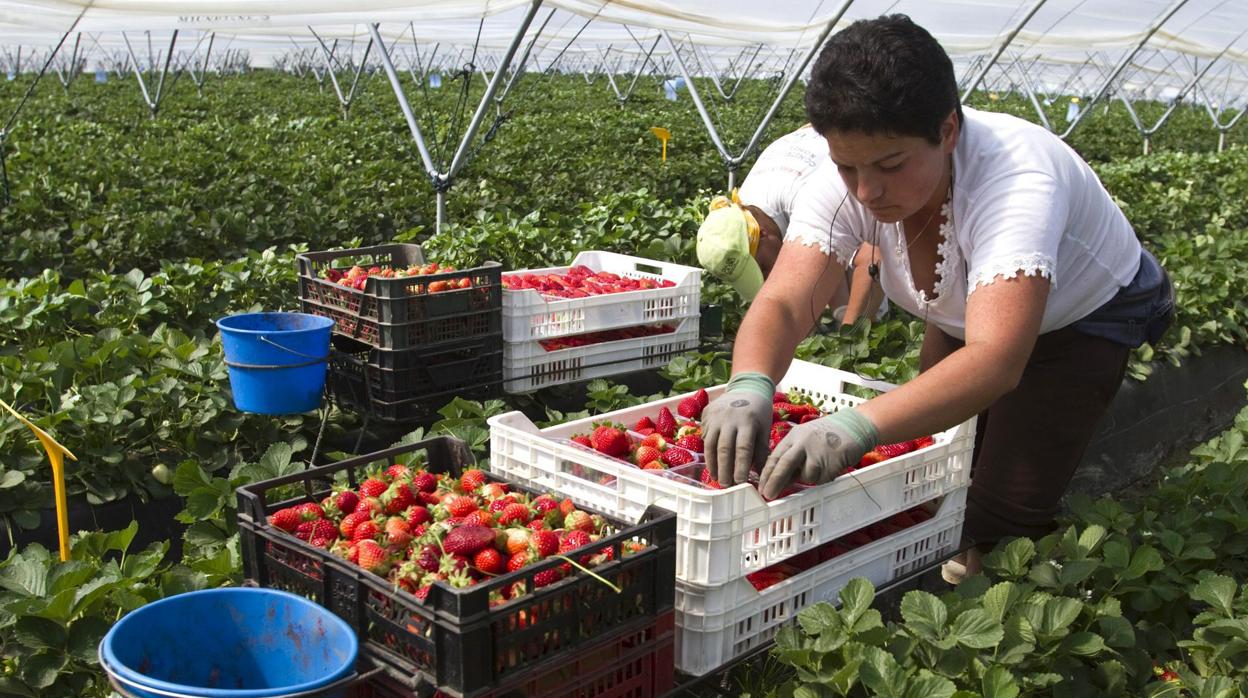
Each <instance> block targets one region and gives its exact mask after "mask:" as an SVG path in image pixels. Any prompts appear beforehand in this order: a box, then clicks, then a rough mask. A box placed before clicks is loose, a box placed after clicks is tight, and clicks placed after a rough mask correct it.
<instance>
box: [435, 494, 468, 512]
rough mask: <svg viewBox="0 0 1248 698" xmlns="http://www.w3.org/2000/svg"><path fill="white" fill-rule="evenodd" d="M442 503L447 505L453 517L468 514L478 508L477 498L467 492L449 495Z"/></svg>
mask: <svg viewBox="0 0 1248 698" xmlns="http://www.w3.org/2000/svg"><path fill="white" fill-rule="evenodd" d="M442 503H443V504H445V505H446V510H447V511H448V512H450V513H451V516H453V517H462V516H467V515H469V514H471V513H472V512H474V511H476V510H477V500H475V499H473V498H472V497H469V496H468V495H466V494H458V495H454V496H451V497H448V498H446V499H444V500H443V501H442Z"/></svg>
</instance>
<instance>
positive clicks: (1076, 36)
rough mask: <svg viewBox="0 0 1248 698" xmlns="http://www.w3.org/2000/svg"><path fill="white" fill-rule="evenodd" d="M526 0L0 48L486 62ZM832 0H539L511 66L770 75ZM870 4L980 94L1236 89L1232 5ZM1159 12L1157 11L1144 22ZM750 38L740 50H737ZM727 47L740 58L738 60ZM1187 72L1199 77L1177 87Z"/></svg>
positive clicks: (6, 42)
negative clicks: (925, 38) (140, 47)
mask: <svg viewBox="0 0 1248 698" xmlns="http://www.w3.org/2000/svg"><path fill="white" fill-rule="evenodd" d="M530 4H531V3H530V0H356V1H355V2H350V3H344V2H339V1H337V0H234V1H228V2H222V1H221V0H96V1H94V2H92V1H91V0H0V47H7V48H10V49H11V48H12V47H15V46H25V47H27V55H28V56H29V55H30V51H31V50H32V49H42V50H45V51H46V49H47V47H49V46H51V45H53V44H54V43H55V41H56V40H57V39H58V38H59V37H60V35H61V34H63V33H64V32H65V31H66V30H68V29H69V27H71V26H74V22H75V20H78V23H77V25H76V26H75V31H76V32H82V33H84V34H85V35H86V36H87V37H89V42H85V41H84V43H85V44H86V45H87V46H88V47H89V48H88V50H86V51H84V55H85V56H86V58H87V62H88V64H89V65H90V66H91V67H95V66H96V65H104V64H105V62H104V58H105V56H107V55H108V54H109V53H110V52H112V53H114V54H115V53H116V52H118V51H121V50H123V49H124V42H123V38H122V32H127V33H128V34H129V35H130V36H131V37H133V36H134V35H135V34H136V33H137V34H142V33H144V32H151V36H152V42H153V43H154V44H155V45H156V46H157V47H160V46H161V45H163V44H165V43H167V38H168V36H169V35H170V34H171V32H172V31H173V30H175V29H176V30H179V31H180V32H181V33H182V36H183V37H184V38H183V40H182V41H181V43H180V44H179V46H180V47H182V49H183V50H186V48H185V47H187V46H188V41H189V43H191V44H193V43H194V42H195V41H196V40H197V37H198V36H201V35H202V34H203V33H206V32H214V33H215V34H216V35H217V46H218V47H219V48H220V47H229V49H228V50H233V51H235V52H244V53H245V55H246V56H247V57H248V58H249V59H250V60H251V62H252V64H253V65H273V64H274V63H275V62H280V61H282V60H283V59H288V58H289V57H290V56H291V54H292V53H295V52H298V51H301V50H302V51H304V52H305V56H307V57H308V58H311V55H310V54H311V51H312V49H316V48H318V45H317V43H316V41H315V39H314V38H313V36H312V33H311V31H310V29H309V28H310V27H311V28H314V29H315V31H316V33H317V34H318V35H319V36H320V37H322V38H323V39H325V40H326V41H330V42H332V41H334V40H337V41H339V42H340V46H341V48H340V50H341V51H342V52H343V54H342V55H343V56H350V55H351V54H352V52H354V53H355V55H356V56H360V55H362V53H363V49H364V47H365V45H366V43H367V39H368V35H369V32H368V25H369V24H370V23H379V24H380V30H381V31H380V33H381V36H382V37H383V38H384V39H385V40H386V41H388V42H391V43H393V44H395V45H396V46H400V47H402V46H407V47H410V46H412V45H413V44H412V42H413V41H414V42H415V44H414V45H415V46H416V47H418V48H419V47H422V46H424V47H430V46H433V45H435V44H436V45H438V46H440V47H441V60H443V61H452V62H453V61H455V60H458V57H457V54H461V55H462V54H464V53H465V52H466V51H469V50H471V48H472V47H474V46H476V47H478V48H477V50H478V53H477V57H478V60H477V61H476V64H477V65H478V66H480V67H485V68H487V69H488V68H489V67H490V65H491V61H493V62H494V63H495V64H496V62H497V58H498V56H499V55H500V54H501V53H502V51H503V50H504V49H505V47H506V46H507V45H508V44H509V43H510V42H511V40H512V38H513V36H514V32H515V27H516V26H518V24H519V23H520V19H521V18H522V17H523V16H524V15H525V13H526V12H527V10H528V8H529V6H530ZM840 4H841V3H840V2H837V1H835V0H822V1H820V2H815V1H811V2H794V1H787V0H780V1H772V2H758V1H757V0H680V1H675V0H672V1H660V0H545V1H544V2H543V3H542V9H541V16H542V17H546V15H547V13H549V12H552V11H553V12H554V15H553V16H552V17H551V18H550V21H546V22H544V23H543V22H541V21H539V22H535V23H534V26H532V27H530V30H529V32H530V36H532V35H534V34H536V33H537V31H538V28H539V26H540V28H541V35H540V38H539V39H538V40H537V42H536V44H535V50H534V59H535V62H534V63H533V64H527V65H526V68H527V69H530V70H531V69H534V66H538V67H539V68H541V67H544V64H543V63H542V58H543V56H547V57H549V56H551V55H553V54H557V53H559V52H561V51H562V52H563V54H562V55H563V56H564V59H565V62H564V63H563V64H561V65H562V66H563V67H565V69H566V67H567V66H573V69H582V70H594V69H599V70H602V69H612V70H619V71H632V70H635V69H637V68H640V67H642V66H643V65H644V66H647V68H646V69H647V70H648V71H651V72H672V71H671V69H672V63H671V56H670V48H668V47H667V46H666V45H661V46H660V47H659V48H658V49H657V50H656V51H655V52H654V54H653V56H652V58H653V60H650V61H646V60H643V57H644V54H645V50H646V49H647V48H648V47H649V46H650V45H652V43H653V42H654V40H655V39H656V38H657V36H658V32H659V31H661V30H667V31H669V32H670V33H671V35H672V36H673V38H674V39H675V40H676V41H677V43H678V44H679V45H681V46H683V47H693V46H697V47H699V49H698V53H697V59H698V60H697V61H696V66H697V67H693V68H692V69H693V70H694V71H695V72H697V73H701V74H706V73H707V72H714V71H727V72H731V71H733V70H735V71H737V74H740V72H741V71H742V70H746V71H748V72H749V73H750V74H753V75H767V74H775V73H778V72H780V71H782V70H784V68H785V67H786V66H787V65H790V64H791V61H792V60H793V55H794V52H795V51H798V50H800V49H803V48H807V47H808V46H809V45H810V44H811V43H813V42H814V41H815V40H816V39H817V37H818V36H819V35H820V33H821V29H822V28H823V27H824V25H825V24H826V23H827V22H828V20H829V18H831V17H834V16H835V15H836V12H837V10H838V9H839V6H840ZM886 12H904V13H906V14H909V15H910V16H911V17H912V18H914V20H915V21H916V22H918V23H919V24H921V25H923V26H925V27H927V28H928V29H929V30H931V31H932V32H933V34H935V35H936V36H937V38H939V39H940V41H941V43H942V44H943V45H944V46H945V48H946V49H947V50H948V51H949V52H950V54H952V55H953V56H954V59H955V63H956V65H957V66H958V69H959V72H960V75H961V76H962V78H963V80H964V81H969V80H970V79H971V78H972V76H975V75H977V74H978V73H979V72H981V71H982V70H983V68H984V66H985V65H986V64H987V63H989V62H991V63H992V67H991V68H990V69H988V70H987V72H986V74H985V75H984V76H983V78H984V79H983V82H982V83H980V86H981V87H984V88H986V89H1002V90H1006V89H1015V90H1023V91H1026V90H1028V89H1030V90H1032V91H1034V92H1036V93H1041V94H1050V93H1062V92H1064V93H1068V94H1084V95H1093V94H1095V93H1096V92H1097V91H1098V90H1099V89H1100V88H1101V87H1102V86H1103V85H1105V84H1106V81H1107V79H1108V78H1109V77H1110V76H1111V75H1114V74H1115V72H1117V78H1116V79H1115V80H1114V81H1113V82H1112V83H1111V84H1109V87H1110V88H1111V92H1112V93H1116V94H1124V95H1128V96H1130V97H1131V98H1139V97H1145V98H1150V99H1163V100H1167V99H1173V98H1175V97H1176V96H1180V95H1182V96H1184V97H1189V98H1190V97H1193V96H1196V97H1199V98H1203V99H1205V100H1207V101H1211V102H1218V103H1224V102H1234V103H1239V102H1241V101H1242V100H1243V99H1244V95H1245V94H1248V36H1246V30H1248V0H853V2H852V3H851V5H850V7H849V10H848V12H847V13H846V14H845V15H844V17H843V19H842V20H841V23H840V24H841V25H843V24H845V23H847V22H849V21H852V20H855V19H861V18H865V17H874V16H877V15H880V14H883V13H886ZM1029 13H1031V14H1030V16H1028V15H1029ZM1163 17H1164V18H1166V19H1165V22H1164V23H1162V24H1161V25H1160V26H1159V27H1155V25H1156V24H1157V23H1158V20H1159V19H1161V18H1163ZM1024 18H1026V22H1025V23H1023V22H1022V20H1023V19H1024ZM1020 24H1021V26H1020ZM1154 28H1155V29H1156V31H1155V33H1152V34H1151V35H1150V30H1153V29H1154ZM1007 38H1008V42H1007ZM750 47H755V51H756V52H755V53H752V54H751V53H750V51H751V48H750ZM759 48H761V49H762V50H758V49H759ZM400 50H403V49H401V48H400ZM682 50H683V49H682ZM689 50H690V51H693V49H692V48H689ZM998 53H1000V58H999V59H997V60H995V61H994V60H993V57H994V56H996V55H997V54H998ZM743 55H744V56H752V60H743ZM604 56H605V58H604ZM612 56H613V57H614V58H613V59H612V58H611V57H612ZM1128 57H1130V60H1129V61H1127V58H1128ZM373 60H376V57H375V55H374V57H373ZM10 62H11V61H10ZM1211 62H1212V63H1214V65H1210V63H1211ZM746 63H748V66H745V65H744V64H746ZM604 66H605V68H604ZM1198 76H1199V77H1200V80H1199V86H1194V85H1192V83H1193V81H1194V80H1195V79H1196V78H1197V77H1198Z"/></svg>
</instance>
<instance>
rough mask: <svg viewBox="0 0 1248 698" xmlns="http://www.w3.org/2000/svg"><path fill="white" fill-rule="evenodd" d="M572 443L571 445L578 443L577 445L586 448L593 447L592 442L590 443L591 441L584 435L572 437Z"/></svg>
mask: <svg viewBox="0 0 1248 698" xmlns="http://www.w3.org/2000/svg"><path fill="white" fill-rule="evenodd" d="M572 442H573V443H578V444H580V445H582V446H586V447H588V448H593V447H594V442H593V441H591V440H590V438H589V437H588V436H586V435H585V434H577V435H576V436H573V437H572Z"/></svg>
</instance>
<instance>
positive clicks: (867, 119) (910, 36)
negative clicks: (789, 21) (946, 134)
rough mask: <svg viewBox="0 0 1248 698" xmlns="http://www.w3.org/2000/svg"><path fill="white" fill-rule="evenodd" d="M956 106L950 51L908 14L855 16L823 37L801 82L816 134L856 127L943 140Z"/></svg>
mask: <svg viewBox="0 0 1248 698" xmlns="http://www.w3.org/2000/svg"><path fill="white" fill-rule="evenodd" d="M955 109H956V110H957V112H958V126H959V127H961V125H962V103H961V100H960V99H959V98H958V81H957V78H956V77H954V74H953V62H952V61H950V60H949V54H947V53H945V49H944V48H942V47H941V45H940V44H939V43H937V42H936V39H935V38H934V37H933V36H932V35H931V34H929V33H928V31H927V30H926V29H924V28H923V27H920V26H919V25H917V24H915V23H914V22H912V21H911V20H910V18H909V17H907V16H905V15H886V16H884V17H879V18H877V19H864V20H859V21H857V22H854V23H853V24H851V25H849V26H848V27H846V28H845V29H843V30H841V31H839V32H837V33H836V34H834V35H833V36H832V38H831V39H829V40H828V43H827V45H826V46H825V47H824V48H823V51H822V52H820V53H819V58H818V59H817V60H816V61H815V67H814V68H813V69H811V73H810V83H809V84H808V85H807V86H806V118H807V119H809V120H810V123H811V125H812V126H814V127H815V130H816V131H817V132H819V133H820V134H825V133H827V132H828V131H860V132H862V133H868V134H878V133H886V134H890V135H896V136H917V137H919V138H924V139H926V140H927V141H928V142H929V143H933V144H936V143H939V142H940V124H941V122H943V121H944V120H945V118H946V117H947V116H949V112H951V111H954V110H955Z"/></svg>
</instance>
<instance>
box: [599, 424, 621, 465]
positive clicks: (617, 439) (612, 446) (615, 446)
mask: <svg viewBox="0 0 1248 698" xmlns="http://www.w3.org/2000/svg"><path fill="white" fill-rule="evenodd" d="M590 441H591V442H592V443H593V447H594V450H595V451H598V452H599V453H605V454H606V455H608V456H612V457H615V458H620V457H622V456H626V455H628V436H626V435H625V434H624V432H623V431H621V430H619V429H617V428H615V427H613V426H610V425H606V424H604V425H602V426H600V427H598V428H597V429H594V434H593V436H591V437H590Z"/></svg>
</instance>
